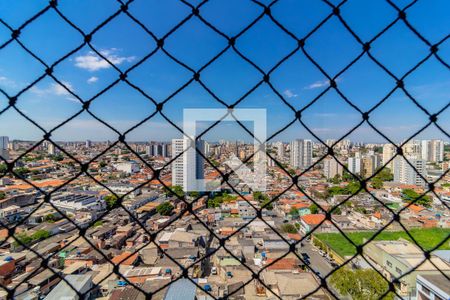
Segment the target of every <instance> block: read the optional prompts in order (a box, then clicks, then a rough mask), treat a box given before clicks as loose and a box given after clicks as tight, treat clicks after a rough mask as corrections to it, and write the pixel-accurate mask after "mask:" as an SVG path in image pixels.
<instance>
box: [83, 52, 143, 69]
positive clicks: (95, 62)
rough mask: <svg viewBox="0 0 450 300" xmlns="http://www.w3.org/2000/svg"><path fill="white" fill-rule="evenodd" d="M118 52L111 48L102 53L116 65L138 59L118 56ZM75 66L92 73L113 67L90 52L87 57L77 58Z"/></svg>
mask: <svg viewBox="0 0 450 300" xmlns="http://www.w3.org/2000/svg"><path fill="white" fill-rule="evenodd" d="M117 51H118V49H116V48H111V49H106V50H101V51H100V53H101V55H103V56H104V57H106V59H107V60H109V61H110V62H111V63H112V64H114V65H120V64H121V63H123V62H132V61H133V60H135V59H136V57H135V56H119V55H117ZM75 66H77V67H79V68H81V69H86V70H88V71H91V72H92V71H97V70H101V69H108V68H111V65H110V64H109V63H108V62H107V61H106V60H105V59H103V58H102V57H100V56H99V55H97V54H96V53H95V52H93V51H89V52H88V53H87V54H86V55H80V56H77V57H75Z"/></svg>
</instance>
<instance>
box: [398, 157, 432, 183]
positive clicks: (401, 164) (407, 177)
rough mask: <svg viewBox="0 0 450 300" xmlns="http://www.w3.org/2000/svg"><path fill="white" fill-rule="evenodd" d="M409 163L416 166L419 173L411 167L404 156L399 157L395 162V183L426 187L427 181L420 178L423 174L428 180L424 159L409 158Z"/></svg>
mask: <svg viewBox="0 0 450 300" xmlns="http://www.w3.org/2000/svg"><path fill="white" fill-rule="evenodd" d="M407 159H408V161H409V162H410V163H411V164H412V165H413V166H414V168H415V169H416V170H417V172H416V171H415V170H414V169H413V167H411V166H410V165H409V164H408V162H407V161H406V160H405V158H403V157H402V156H397V157H396V158H395V160H394V181H395V182H399V183H404V184H415V185H420V186H424V185H425V181H424V180H423V179H422V178H421V177H420V175H419V174H421V175H422V176H423V177H425V178H426V176H427V169H426V162H425V160H423V159H420V158H416V157H412V156H409V157H407Z"/></svg>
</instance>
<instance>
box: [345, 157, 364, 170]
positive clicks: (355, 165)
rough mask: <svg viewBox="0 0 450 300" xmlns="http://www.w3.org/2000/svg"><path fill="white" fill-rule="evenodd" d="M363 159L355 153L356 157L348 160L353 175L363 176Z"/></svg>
mask: <svg viewBox="0 0 450 300" xmlns="http://www.w3.org/2000/svg"><path fill="white" fill-rule="evenodd" d="M361 165H362V159H361V156H360V154H359V153H355V156H354V157H349V158H348V170H349V171H350V173H352V174H361Z"/></svg>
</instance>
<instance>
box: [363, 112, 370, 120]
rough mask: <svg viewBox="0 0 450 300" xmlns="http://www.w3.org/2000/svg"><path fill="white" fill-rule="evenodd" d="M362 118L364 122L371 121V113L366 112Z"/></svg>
mask: <svg viewBox="0 0 450 300" xmlns="http://www.w3.org/2000/svg"><path fill="white" fill-rule="evenodd" d="M362 118H363V120H364V121H367V120H369V113H368V112H367V111H366V112H364V113H363V114H362Z"/></svg>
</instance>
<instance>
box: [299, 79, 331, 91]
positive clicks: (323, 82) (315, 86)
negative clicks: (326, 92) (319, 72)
mask: <svg viewBox="0 0 450 300" xmlns="http://www.w3.org/2000/svg"><path fill="white" fill-rule="evenodd" d="M329 84H330V81H329V80H319V81H316V82H314V83H311V84H310V85H308V86H306V87H305V90H313V89H318V88H321V87H324V86H328V85H329Z"/></svg>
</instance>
